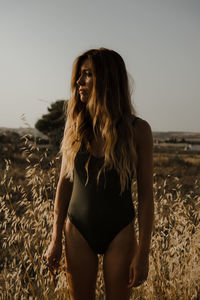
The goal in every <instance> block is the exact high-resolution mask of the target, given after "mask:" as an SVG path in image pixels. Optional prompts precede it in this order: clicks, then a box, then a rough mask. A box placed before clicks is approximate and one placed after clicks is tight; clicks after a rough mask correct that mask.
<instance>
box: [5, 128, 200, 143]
mask: <svg viewBox="0 0 200 300" xmlns="http://www.w3.org/2000/svg"><path fill="white" fill-rule="evenodd" d="M6 132H16V133H18V134H19V135H25V134H28V133H30V134H32V135H34V136H36V137H41V138H47V139H48V137H47V136H46V135H44V134H43V133H42V132H40V131H38V130H37V129H36V128H31V127H30V128H24V127H20V128H7V127H0V134H3V133H4V134H5V133H6ZM172 138H176V139H178V140H181V139H185V140H187V141H188V142H190V141H191V142H193V141H196V142H199V143H200V132H184V131H153V139H154V140H155V139H158V140H160V141H164V140H168V139H172Z"/></svg>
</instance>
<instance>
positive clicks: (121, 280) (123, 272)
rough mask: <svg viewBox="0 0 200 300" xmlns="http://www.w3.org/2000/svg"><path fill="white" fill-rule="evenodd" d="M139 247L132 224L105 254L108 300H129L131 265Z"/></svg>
mask: <svg viewBox="0 0 200 300" xmlns="http://www.w3.org/2000/svg"><path fill="white" fill-rule="evenodd" d="M137 247H138V245H137V239H136V234H135V230H134V224H133V222H132V223H131V224H129V225H128V226H126V227H124V228H123V229H122V230H121V231H120V232H119V233H118V234H117V235H116V236H115V238H114V239H113V240H112V242H111V243H110V245H109V247H108V249H107V251H106V253H105V254H104V262H103V271H104V280H105V289H106V297H107V298H106V299H107V300H114V299H115V300H118V299H120V300H121V299H123V300H127V299H129V297H130V289H129V288H128V281H129V265H130V262H131V259H132V258H133V256H134V253H135V252H136V250H137Z"/></svg>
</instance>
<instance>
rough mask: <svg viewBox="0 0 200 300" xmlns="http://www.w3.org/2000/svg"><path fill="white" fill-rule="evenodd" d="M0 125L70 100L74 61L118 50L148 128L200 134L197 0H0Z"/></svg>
mask: <svg viewBox="0 0 200 300" xmlns="http://www.w3.org/2000/svg"><path fill="white" fill-rule="evenodd" d="M0 45H1V46H0V127H2V126H6V127H23V126H24V124H23V121H22V120H21V119H20V116H21V115H22V114H25V116H26V119H27V121H28V123H30V125H31V126H34V124H35V122H36V121H37V119H38V118H40V117H41V115H42V114H44V113H46V112H47V107H48V106H49V105H50V103H51V102H53V101H55V100H57V99H68V98H69V85H70V76H71V69H72V63H73V61H74V59H75V58H76V56H78V55H79V54H81V53H82V52H83V51H85V50H87V49H89V48H93V47H95V48H96V47H107V48H111V49H114V50H116V51H117V52H119V53H120V54H121V55H122V57H123V58H124V60H125V63H126V66H127V69H128V72H129V73H130V74H131V76H132V77H133V78H134V88H135V91H134V95H133V103H134V105H135V108H136V111H137V113H138V115H139V116H140V117H142V118H143V119H145V120H147V121H148V122H149V123H150V125H151V127H152V130H153V131H194V132H195V131H196V132H199V131H200V1H199V0H187V1H186V0H124V1H122V0H120V1H119V0H56V1H55V0H0Z"/></svg>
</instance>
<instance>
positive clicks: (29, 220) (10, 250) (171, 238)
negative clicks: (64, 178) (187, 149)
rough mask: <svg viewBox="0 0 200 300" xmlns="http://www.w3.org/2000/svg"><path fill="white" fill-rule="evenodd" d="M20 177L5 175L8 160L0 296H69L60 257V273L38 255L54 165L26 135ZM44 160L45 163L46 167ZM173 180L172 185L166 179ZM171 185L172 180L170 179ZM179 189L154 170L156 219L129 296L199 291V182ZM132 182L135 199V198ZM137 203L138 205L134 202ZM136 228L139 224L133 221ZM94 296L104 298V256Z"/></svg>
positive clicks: (1, 198) (0, 204)
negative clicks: (144, 275)
mask: <svg viewBox="0 0 200 300" xmlns="http://www.w3.org/2000/svg"><path fill="white" fill-rule="evenodd" d="M23 155H24V157H25V159H26V176H25V180H24V183H23V184H21V185H17V184H16V183H15V182H13V179H12V177H11V176H10V175H9V174H10V170H11V168H12V162H11V161H9V160H6V167H5V169H4V170H3V173H2V178H1V187H0V217H1V225H0V237H1V240H0V243H1V248H0V251H1V252H0V254H1V255H0V263H1V266H0V283H1V284H0V297H1V299H69V295H68V286H67V282H66V276H65V268H64V257H63V258H62V261H61V268H60V271H59V274H58V275H56V276H55V277H52V276H50V274H49V273H48V271H47V269H46V267H45V265H44V264H43V261H42V257H43V254H44V252H45V251H46V249H47V246H48V243H49V242H50V238H51V231H52V223H53V202H54V196H55V189H56V183H57V179H58V168H56V164H55V160H51V161H49V160H48V155H47V152H45V153H44V154H43V155H42V156H41V154H40V149H39V148H37V146H36V145H34V143H31V142H30V141H29V139H28V136H25V137H24V149H23ZM47 165H48V168H47V167H46V166H47ZM172 181H173V182H174V181H176V188H173V189H172V188H171V184H170V182H172ZM173 186H174V184H173ZM180 195H181V185H180V183H179V179H178V178H173V177H170V176H168V177H167V178H166V179H165V180H163V182H162V183H159V184H158V181H157V177H156V174H154V196H155V197H154V199H155V223H154V230H153V237H152V249H151V252H150V270H149V276H148V280H147V281H146V283H145V284H143V285H142V286H141V287H138V288H134V289H133V293H132V298H131V299H148V300H149V299H170V300H171V299H183V300H186V299H187V300H191V299H198V297H200V264H199V256H200V255H199V251H200V222H199V219H200V212H199V209H200V195H199V182H197V181H196V182H195V183H194V189H193V190H192V191H191V192H189V193H187V194H185V196H184V197H182V196H180ZM136 196H137V190H136V183H135V182H134V184H133V199H136ZM134 202H135V206H136V208H137V203H136V201H134ZM136 227H137V232H138V224H136ZM99 259H100V264H99V272H98V280H97V297H98V298H99V299H100V298H101V299H104V297H103V294H104V282H103V276H102V256H100V255H99Z"/></svg>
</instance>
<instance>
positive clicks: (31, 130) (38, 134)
mask: <svg viewBox="0 0 200 300" xmlns="http://www.w3.org/2000/svg"><path fill="white" fill-rule="evenodd" d="M7 132H8V133H9V132H16V133H18V134H19V135H21V136H23V135H25V134H31V135H33V136H36V137H41V138H47V139H48V137H47V136H46V135H44V134H43V133H42V132H40V131H39V130H37V129H36V128H31V127H29V128H24V127H19V128H8V127H0V134H5V133H7Z"/></svg>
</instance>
